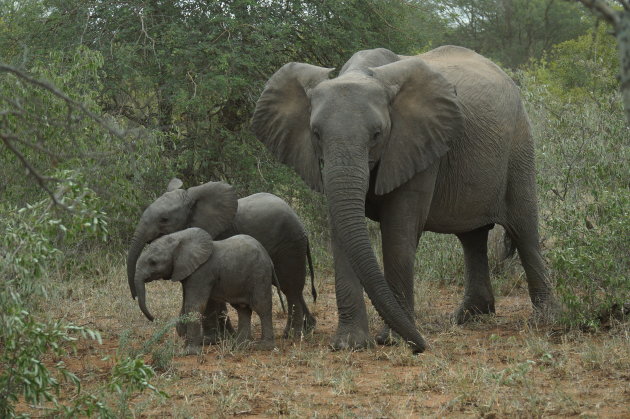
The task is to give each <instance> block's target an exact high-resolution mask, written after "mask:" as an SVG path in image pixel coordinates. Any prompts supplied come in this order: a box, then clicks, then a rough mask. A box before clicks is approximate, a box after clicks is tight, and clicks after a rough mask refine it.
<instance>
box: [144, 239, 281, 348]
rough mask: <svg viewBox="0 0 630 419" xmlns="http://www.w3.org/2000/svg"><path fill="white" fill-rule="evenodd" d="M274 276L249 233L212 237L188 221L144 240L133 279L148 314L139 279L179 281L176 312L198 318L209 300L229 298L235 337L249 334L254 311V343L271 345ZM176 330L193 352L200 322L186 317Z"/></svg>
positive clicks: (199, 342) (200, 336) (198, 342)
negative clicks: (257, 328)
mask: <svg viewBox="0 0 630 419" xmlns="http://www.w3.org/2000/svg"><path fill="white" fill-rule="evenodd" d="M274 278H275V273H274V269H273V262H272V261H271V259H270V258H269V255H268V254H267V251H266V250H265V249H264V248H263V247H262V245H261V244H260V243H259V242H258V241H257V240H256V239H254V238H253V237H251V236H247V235H243V234H237V235H235V236H232V237H229V238H227V239H225V240H221V241H213V240H212V237H210V235H209V234H208V233H207V232H206V231H204V230H202V229H200V228H196V227H193V228H188V229H186V230H182V231H178V232H176V233H172V234H168V235H166V236H162V237H160V238H159V239H157V240H155V241H154V242H153V243H151V244H150V245H149V246H147V248H146V249H145V250H144V251H143V252H142V254H141V255H140V258H139V259H138V262H137V267H136V274H135V278H134V284H135V289H136V292H137V293H138V304H139V306H140V309H141V310H142V312H143V313H144V315H145V316H146V317H147V318H148V319H149V320H153V316H152V315H151V313H150V312H149V310H148V309H147V306H146V295H145V283H146V282H151V281H155V280H158V279H170V280H171V281H173V282H178V281H180V282H181V283H182V289H183V297H184V300H183V304H182V313H181V314H189V313H199V315H200V318H201V316H203V314H204V313H205V311H206V305H207V304H208V302H209V301H215V302H220V303H230V304H231V305H232V306H233V307H234V308H235V309H236V311H237V312H238V330H237V332H236V338H237V341H238V342H241V343H242V342H246V341H248V340H251V315H252V311H254V312H255V313H256V314H258V316H259V317H260V323H261V326H262V338H261V340H260V341H259V342H257V343H256V346H257V347H258V348H260V349H273V347H274V337H273V324H272V300H271V292H272V290H271V286H272V283H276V284H277V282H276V281H277V280H276V281H274ZM278 295H280V292H279V291H278ZM280 302H282V297H280ZM283 308H284V306H283ZM178 330H181V331H182V334H183V336H184V338H185V342H186V352H187V353H189V354H191V353H199V351H200V350H201V345H202V344H203V343H204V342H203V336H204V334H206V333H204V331H203V326H202V323H201V322H200V321H199V320H195V321H189V322H187V323H185V324H179V325H178Z"/></svg>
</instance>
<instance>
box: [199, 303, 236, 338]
mask: <svg viewBox="0 0 630 419" xmlns="http://www.w3.org/2000/svg"><path fill="white" fill-rule="evenodd" d="M201 324H202V326H203V339H204V343H207V344H211V345H214V344H216V343H218V342H219V340H221V339H223V338H225V337H226V336H231V335H233V334H234V328H233V327H232V323H231V322H230V317H229V316H228V314H227V307H226V305H225V303H222V302H217V301H214V300H212V299H208V302H207V304H206V310H205V311H204V313H203V318H202V319H201Z"/></svg>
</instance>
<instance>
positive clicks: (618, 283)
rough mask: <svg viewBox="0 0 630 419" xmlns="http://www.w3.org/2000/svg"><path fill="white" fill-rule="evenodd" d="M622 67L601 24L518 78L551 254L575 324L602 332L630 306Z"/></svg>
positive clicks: (629, 133) (628, 197)
mask: <svg viewBox="0 0 630 419" xmlns="http://www.w3.org/2000/svg"><path fill="white" fill-rule="evenodd" d="M615 63H616V50H615V47H614V39H613V38H612V37H611V36H609V35H606V34H605V33H604V32H603V28H597V29H595V30H593V31H592V32H591V33H589V34H587V35H585V36H583V37H579V38H577V39H575V40H572V41H567V42H565V43H562V44H560V45H558V46H556V47H555V48H554V51H553V52H552V54H550V57H548V59H547V60H542V61H539V62H536V63H533V64H532V65H531V66H530V68H529V69H528V70H526V71H524V72H521V73H519V74H518V78H519V80H520V82H521V84H522V86H523V94H524V96H525V98H526V101H527V105H528V108H529V109H528V110H529V114H530V118H531V120H532V125H533V128H534V135H535V138H536V139H537V153H538V156H537V157H538V169H539V173H538V186H539V196H540V200H541V205H540V207H541V215H542V217H541V218H542V220H541V228H542V233H543V237H544V246H545V248H546V249H547V252H546V256H547V258H548V259H549V262H550V265H551V268H552V269H551V271H552V277H553V279H554V280H555V282H556V284H557V289H558V293H559V296H560V298H561V299H562V301H563V303H564V304H565V305H566V308H567V311H566V316H565V321H566V322H567V323H568V324H569V325H572V326H580V327H582V326H597V325H598V324H599V323H600V322H601V320H603V319H604V318H607V317H608V315H609V314H610V313H612V310H613V309H615V308H618V307H622V306H623V304H624V303H628V302H629V301H630V281H628V273H629V272H630V262H629V259H628V255H627V253H628V249H630V217H629V215H630V214H629V213H630V210H629V209H630V193H629V191H628V184H627V180H628V170H627V162H628V160H629V158H630V155H629V151H628V150H629V149H628V139H629V138H630V129H629V127H628V126H627V125H626V121H625V119H624V114H623V109H622V105H621V99H620V95H619V92H618V91H617V85H618V83H617V82H616V79H615V76H616V70H615V69H616V68H618V67H617V66H616V64H615ZM595 70H597V77H593V76H592V75H593V73H594V71H595Z"/></svg>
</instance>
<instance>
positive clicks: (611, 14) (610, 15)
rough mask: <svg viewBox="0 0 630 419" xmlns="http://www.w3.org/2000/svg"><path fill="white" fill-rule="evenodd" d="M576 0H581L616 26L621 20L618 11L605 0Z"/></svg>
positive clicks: (580, 0)
mask: <svg viewBox="0 0 630 419" xmlns="http://www.w3.org/2000/svg"><path fill="white" fill-rule="evenodd" d="M575 1H579V2H580V3H582V4H583V5H584V6H586V7H588V8H589V9H591V10H593V11H595V12H596V13H597V14H598V15H600V16H601V17H602V18H603V19H604V20H606V21H607V22H609V23H612V24H613V25H615V26H616V25H617V23H618V22H619V14H618V12H617V11H616V10H615V9H613V8H612V7H610V6H609V5H608V4H607V3H606V2H605V1H604V0H575ZM623 1H625V2H626V3H627V0H623ZM622 4H623V3H622Z"/></svg>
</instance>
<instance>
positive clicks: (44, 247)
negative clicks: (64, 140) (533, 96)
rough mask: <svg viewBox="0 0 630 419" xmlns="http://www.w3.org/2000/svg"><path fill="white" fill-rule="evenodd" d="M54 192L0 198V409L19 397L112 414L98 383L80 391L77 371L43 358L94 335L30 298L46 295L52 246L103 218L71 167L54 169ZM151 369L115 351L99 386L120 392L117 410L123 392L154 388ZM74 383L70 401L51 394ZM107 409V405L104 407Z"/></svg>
mask: <svg viewBox="0 0 630 419" xmlns="http://www.w3.org/2000/svg"><path fill="white" fill-rule="evenodd" d="M56 175H57V176H58V177H59V178H60V182H59V189H58V190H57V192H56V197H57V200H58V201H59V203H60V204H61V205H64V206H65V207H66V209H60V208H59V207H56V206H54V205H52V202H51V200H50V199H44V200H41V201H38V202H37V203H35V204H33V205H26V206H25V207H24V208H20V209H16V208H15V207H7V206H5V205H0V229H1V230H3V231H6V234H2V235H0V255H2V256H0V257H1V258H2V259H1V262H2V263H1V264H0V313H1V314H0V417H14V416H15V415H16V411H15V406H16V403H18V401H20V400H23V401H24V402H26V403H28V404H36V405H40V407H41V408H43V409H44V410H45V411H46V412H47V414H48V415H50V416H55V415H59V414H65V415H67V416H85V415H88V416H89V415H92V414H98V415H99V416H102V417H119V416H120V415H118V414H117V413H116V411H112V410H111V408H110V407H108V405H107V403H105V402H103V401H102V400H105V399H106V397H105V393H106V391H105V390H106V389H103V390H101V391H100V392H98V391H97V393H96V394H88V395H85V394H80V391H81V382H80V380H79V378H78V377H77V376H76V375H74V374H73V373H72V372H71V371H69V370H68V369H67V368H66V365H65V364H64V362H63V361H54V362H52V363H45V362H44V361H43V360H44V359H45V358H46V357H48V356H51V355H52V357H53V359H61V358H63V357H67V356H70V355H71V354H72V353H73V351H74V349H75V345H76V342H77V341H78V340H79V339H86V338H87V339H92V340H97V341H98V342H99V343H100V336H99V334H98V332H95V331H93V330H91V329H88V328H85V327H79V326H76V325H73V324H72V323H66V322H63V321H58V320H51V319H48V320H43V319H40V317H43V316H40V315H38V313H37V302H38V298H40V297H41V296H45V295H46V285H45V284H46V281H45V279H47V274H48V272H49V271H50V270H51V269H53V267H54V266H55V265H57V264H60V263H64V253H63V252H62V251H61V250H60V247H62V245H63V244H64V243H65V242H71V243H73V244H74V245H77V246H78V245H79V244H80V243H81V241H82V240H86V239H92V240H102V239H103V238H105V237H107V222H106V217H105V214H104V212H102V210H101V209H100V207H101V203H100V200H99V199H98V198H97V197H96V195H95V194H94V192H93V191H92V190H91V189H89V188H87V187H86V186H85V183H84V180H83V179H82V177H81V176H80V175H79V174H78V173H77V172H72V171H60V172H58V173H57V174H56ZM154 375H155V372H154V371H153V370H152V368H151V367H150V366H148V365H145V364H144V361H143V360H142V359H139V358H129V357H127V358H121V359H120V360H119V361H118V363H117V364H116V365H115V366H114V369H113V370H112V374H111V380H110V382H109V384H108V386H107V390H114V391H115V392H116V393H118V394H119V395H120V397H119V403H118V408H117V411H118V412H123V415H124V412H127V411H128V407H127V404H126V403H127V401H128V399H129V397H130V395H131V394H133V393H136V392H139V391H142V390H144V389H149V390H153V391H155V392H158V393H159V394H163V393H161V392H159V391H158V390H157V389H155V387H153V386H152V385H151V384H150V383H149V380H150V379H151V378H152V377H153V376H154ZM63 383H67V384H69V385H71V386H72V387H74V388H75V389H76V391H77V393H78V394H77V397H75V398H73V400H72V401H71V402H70V404H64V403H62V402H60V401H59V395H60V391H61V386H62V384H63ZM112 412H114V413H112Z"/></svg>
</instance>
